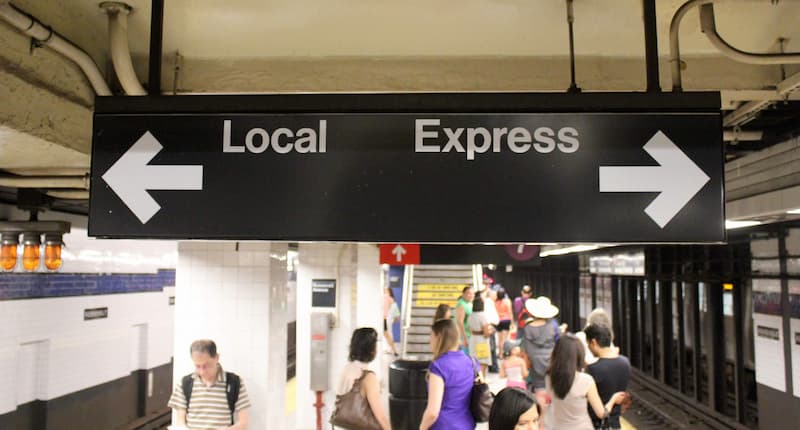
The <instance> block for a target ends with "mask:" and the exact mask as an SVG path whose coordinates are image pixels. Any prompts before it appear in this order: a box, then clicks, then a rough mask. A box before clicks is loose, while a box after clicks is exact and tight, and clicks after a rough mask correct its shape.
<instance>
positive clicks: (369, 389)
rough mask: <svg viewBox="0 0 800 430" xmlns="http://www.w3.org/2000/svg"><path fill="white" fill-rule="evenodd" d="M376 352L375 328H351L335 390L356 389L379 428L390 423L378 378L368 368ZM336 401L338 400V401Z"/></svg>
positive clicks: (387, 427)
mask: <svg viewBox="0 0 800 430" xmlns="http://www.w3.org/2000/svg"><path fill="white" fill-rule="evenodd" d="M377 352H378V332H376V331H375V329H373V328H371V327H362V328H359V329H356V330H355V331H353V335H352V336H351V337H350V354H349V356H348V362H347V364H346V365H345V366H344V369H343V370H342V376H341V377H340V379H339V388H338V389H337V391H336V394H337V396H344V395H345V394H347V393H349V392H350V391H352V390H358V395H360V396H361V398H362V399H366V401H367V404H368V405H369V409H370V411H371V412H372V415H373V416H374V417H375V420H376V421H377V422H378V424H380V426H381V430H391V429H392V425H391V424H390V423H389V418H388V417H387V416H386V412H385V411H384V409H383V400H381V388H380V382H379V381H378V377H377V376H376V375H375V372H373V371H371V370H369V363H371V362H372V360H374V359H375V355H376V354H377ZM337 404H339V403H338V402H337ZM334 413H335V412H334Z"/></svg>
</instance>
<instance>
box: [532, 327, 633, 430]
mask: <svg viewBox="0 0 800 430" xmlns="http://www.w3.org/2000/svg"><path fill="white" fill-rule="evenodd" d="M585 365H586V363H585V362H584V361H583V345H581V341H580V340H578V338H577V337H575V336H574V335H572V334H569V333H567V334H565V335H563V336H561V337H560V338H559V339H558V342H556V346H555V348H554V349H553V358H552V360H551V362H550V367H549V368H548V369H547V377H546V378H545V383H546V385H547V394H548V395H549V397H550V400H551V404H550V405H549V407H548V408H547V409H550V411H549V412H550V413H549V414H547V413H546V414H545V415H546V417H547V418H546V420H548V421H550V422H546V423H545V426H546V427H547V428H553V429H554V430H567V429H569V430H595V426H594V424H592V420H591V418H590V417H589V411H588V410H587V403H588V405H589V407H591V409H592V410H593V411H594V413H595V414H596V415H597V417H599V418H600V419H603V418H606V417H607V416H609V414H610V412H609V411H610V410H611V409H612V408H614V406H615V405H618V404H620V403H622V402H623V401H624V400H625V398H626V396H627V395H626V394H625V393H624V392H622V391H620V392H616V393H614V394H612V395H611V397H610V399H609V400H608V401H607V402H605V403H603V401H602V400H601V398H600V394H599V393H598V391H597V385H596V384H595V382H594V378H593V377H592V376H591V375H589V374H587V373H582V372H581V370H582V369H583V368H584V367H585Z"/></svg>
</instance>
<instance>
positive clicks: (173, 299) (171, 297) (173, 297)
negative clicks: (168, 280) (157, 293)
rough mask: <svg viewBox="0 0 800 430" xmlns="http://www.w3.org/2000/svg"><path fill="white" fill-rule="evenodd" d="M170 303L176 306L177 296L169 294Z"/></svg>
mask: <svg viewBox="0 0 800 430" xmlns="http://www.w3.org/2000/svg"><path fill="white" fill-rule="evenodd" d="M169 305H170V306H175V296H169Z"/></svg>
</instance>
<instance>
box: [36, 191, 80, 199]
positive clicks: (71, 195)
mask: <svg viewBox="0 0 800 430" xmlns="http://www.w3.org/2000/svg"><path fill="white" fill-rule="evenodd" d="M46 194H47V195H48V196H50V197H53V198H56V199H64V200H89V192H88V191H79V190H62V191H48V192H47V193H46Z"/></svg>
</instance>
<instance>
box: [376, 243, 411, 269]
mask: <svg viewBox="0 0 800 430" xmlns="http://www.w3.org/2000/svg"><path fill="white" fill-rule="evenodd" d="M379 249H380V263H381V264H392V265H395V266H404V265H406V264H420V258H419V244H418V243H382V244H381V245H380V246H379Z"/></svg>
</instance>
